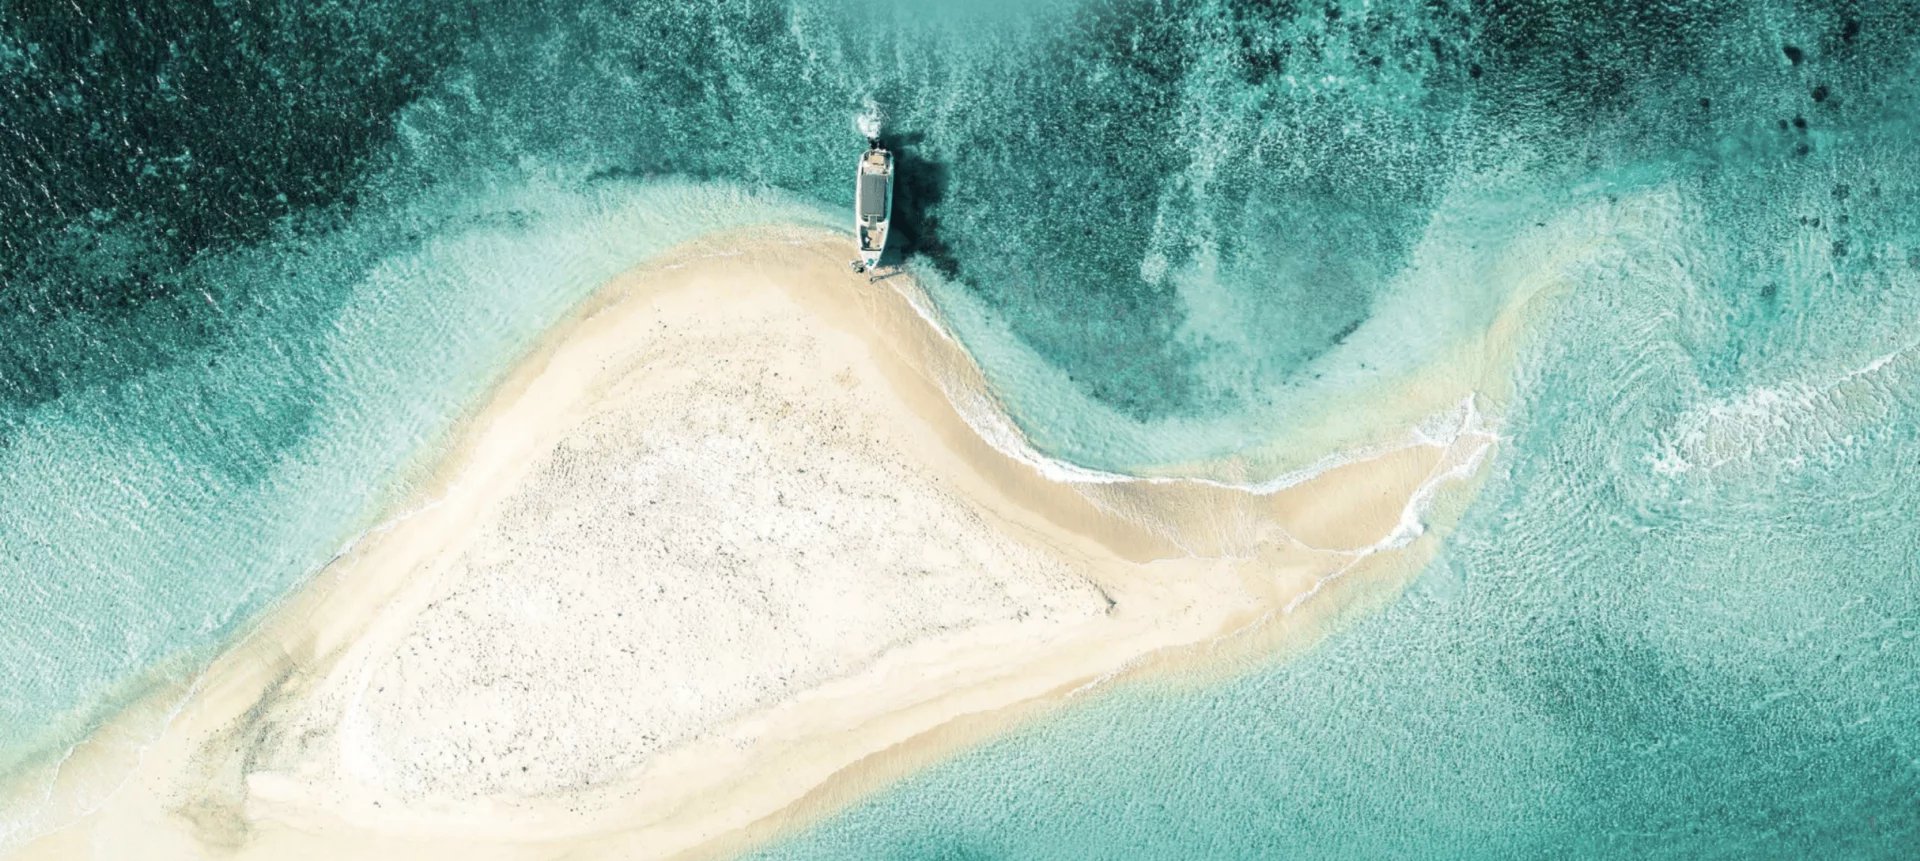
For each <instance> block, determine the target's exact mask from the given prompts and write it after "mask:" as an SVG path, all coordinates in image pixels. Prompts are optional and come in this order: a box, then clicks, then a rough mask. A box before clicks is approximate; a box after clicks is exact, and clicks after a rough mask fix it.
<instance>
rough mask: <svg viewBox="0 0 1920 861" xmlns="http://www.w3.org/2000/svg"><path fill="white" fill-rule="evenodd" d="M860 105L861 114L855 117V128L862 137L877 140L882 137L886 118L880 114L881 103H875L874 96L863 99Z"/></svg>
mask: <svg viewBox="0 0 1920 861" xmlns="http://www.w3.org/2000/svg"><path fill="white" fill-rule="evenodd" d="M860 105H861V107H860V113H858V114H855V115H854V117H853V128H854V130H855V131H858V132H859V133H860V136H861V137H864V138H866V139H867V140H875V139H877V138H879V137H880V126H881V124H882V122H884V121H885V119H886V116H885V115H883V114H882V113H881V112H880V103H879V102H876V101H874V100H873V97H872V96H867V97H865V98H862V99H861V100H860Z"/></svg>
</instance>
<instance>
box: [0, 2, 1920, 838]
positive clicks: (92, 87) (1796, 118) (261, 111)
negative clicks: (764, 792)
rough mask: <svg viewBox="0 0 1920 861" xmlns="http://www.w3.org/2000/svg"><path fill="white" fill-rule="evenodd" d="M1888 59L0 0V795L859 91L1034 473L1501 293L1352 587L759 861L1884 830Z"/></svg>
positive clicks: (1895, 791) (1247, 437)
mask: <svg viewBox="0 0 1920 861" xmlns="http://www.w3.org/2000/svg"><path fill="white" fill-rule="evenodd" d="M1917 40H1920V9H1916V7H1915V6H1914V5H1912V4H1910V3H1879V4H1868V3H1826V4H1821V3H1791V2H1739V3H1735V2H1703V3H1692V4H1673V5H1666V6H1656V5H1635V6H1619V5H1616V4H1602V3H1592V2H1545V0H1533V2H1488V3H1466V2H1445V0H1440V2H1424V3H1410V2H1380V3H1371V4H1359V3H1311V4H1305V3H1252V2H1200V0H1180V2H1175V0H1166V2H1143V0H1086V2H1056V3H1013V2H1001V0H977V2H928V3H917V4H916V3H888V2H851V0H849V2H840V0H791V2H774V0H751V2H749V1H748V0H727V2H713V3H664V2H657V0H648V2H635V3H605V2H553V3H524V2H514V3H477V4H466V5H458V6H456V5H453V4H437V3H435V4H403V3H368V4H356V5H352V6H346V5H340V4H329V3H306V4H285V5H282V4H271V3H250V2H231V3H218V2H216V3H204V4H184V3H183V4H171V3H167V4H78V5H75V4H45V3H10V4H7V5H5V7H4V13H3V14H0V280H3V281H4V283H3V284H0V687H4V689H5V690H6V691H8V695H7V696H6V697H4V698H0V767H4V766H7V765H8V764H10V763H17V762H19V761H21V760H23V759H25V758H27V757H30V756H33V755H35V754H39V753H46V752H48V751H57V749H58V748H59V747H60V746H61V745H63V744H64V743H66V742H67V741H69V740H71V739H72V738H73V737H74V736H75V734H76V733H78V732H80V731H82V730H84V728H85V727H86V726H88V725H89V724H91V723H92V722H93V721H95V720H97V719H98V718H99V717H100V716H101V715H103V714H105V713H107V712H108V711H109V710H110V709H111V707H112V705H113V704H114V702H115V701H116V700H117V699H119V698H123V697H125V696H127V695H129V694H131V693H132V692H133V691H135V690H137V689H138V687H139V685H140V684H141V683H142V682H143V681H145V680H150V679H151V678H153V676H154V675H155V674H159V675H161V676H168V675H178V674H181V673H186V672H191V670H192V669H193V668H194V667H195V666H197V665H198V663H199V662H200V661H202V660H204V658H205V657H206V655H207V654H208V653H209V651H210V650H211V649H214V648H217V646H218V644H219V643H221V642H223V641H224V640H225V639H226V638H227V637H229V636H231V634H232V633H233V632H234V631H235V630H236V629H237V628H238V627H239V626H240V625H242V624H243V623H244V622H245V620H246V619H248V618H250V616H251V615H252V614H253V613H255V612H256V611H258V610H259V609H260V608H261V607H263V606H265V605H266V604H267V603H268V602H270V601H271V600H273V599H274V598H275V597H277V596H278V595H280V594H282V593H284V591H285V590H286V589H288V588H290V587H291V586H292V585H294V584H296V583H298V582H299V580H300V579H301V578H302V577H304V576H306V575H307V574H308V573H310V572H311V571H312V570H314V569H315V568H316V567H317V566H319V565H321V564H324V563H325V561H326V560H327V559H328V558H329V557H330V556H331V554H332V553H333V552H335V550H337V548H339V547H340V546H341V544H342V543H343V542H345V541H347V540H349V539H350V538H351V537H352V536H353V535H354V534H355V533H356V532H358V531H359V530H360V529H363V528H365V527H366V526H367V525H369V524H370V523H371V521H372V518H373V517H375V516H377V514H378V512H379V511H380V510H381V507H382V506H383V505H384V504H386V503H387V502H388V501H390V500H391V499H393V498H394V497H395V496H397V495H398V494H399V493H402V492H404V490H405V483H404V482H405V476H406V474H407V473H406V472H405V470H406V468H407V467H408V466H409V465H410V464H415V463H418V462H421V461H423V460H430V459H431V453H432V447H433V441H434V440H435V439H437V437H438V435H439V434H440V433H442V432H443V431H444V430H445V428H446V427H447V426H448V424H449V423H450V422H451V421H452V420H453V419H454V417H456V416H457V415H458V413H459V410H460V409H462V408H463V407H464V406H465V405H466V404H468V403H469V402H470V401H471V400H472V398H474V397H475V396H477V394H478V393H479V392H481V391H483V390H484V387H485V385H486V384H487V382H488V381H489V380H490V379H492V378H493V376H494V375H496V374H498V373H499V372H500V370H501V369H502V368H504V367H505V366H506V365H507V364H508V363H509V362H511V360H512V359H513V357H514V356H515V355H516V352H517V351H518V350H519V349H521V348H522V347H524V345H525V344H526V343H527V342H528V340H529V339H530V338H531V337H533V335H535V334H536V333H537V332H538V331H540V329H541V328H542V327H544V326H545V325H546V324H548V323H549V322H551V321H552V320H554V319H556V318H557V317H558V316H559V315H560V314H562V313H564V312H565V310H566V308H567V307H569V305H570V304H571V303H572V302H574V301H576V300H578V299H579V298H581V297H583V296H584V295H586V293H587V292H588V291H590V290H591V289H592V287H593V286H594V285H596V284H598V283H599V282H601V281H603V280H604V279H605V278H607V277H609V276H610V275H611V274H613V273H615V272H617V271H619V270H620V269H622V268H624V267H626V266H629V265H631V264H633V263H635V262H638V261H640V260H644V259H646V258H647V257H648V256H650V255H653V254H656V253H658V252H660V251H661V250H663V249H665V248H666V247H668V246H670V245H671V244H673V243H674V242H677V241H680V240H682V239H685V238H688V237H692V236H696V235H699V234H702V233H706V232H710V231H713V230H718V229H723V228H730V227H738V226H750V225H754V224H767V223H788V222H796V221H798V222H804V223H814V224H827V225H837V224H838V223H839V222H840V221H841V218H840V214H841V213H842V212H843V211H844V209H845V206H846V204H847V203H848V198H849V197H850V193H849V190H848V188H847V186H848V183H847V181H846V174H847V172H848V164H849V160H850V155H849V154H850V153H852V152H856V151H857V150H858V148H859V146H860V139H859V135H858V134H857V133H856V131H855V127H854V122H853V118H854V117H855V116H856V115H857V114H861V113H877V114H878V115H880V116H882V117H883V118H884V125H883V130H884V131H883V133H884V136H885V138H886V140H887V141H888V143H890V144H891V145H893V146H894V147H895V148H896V149H898V150H899V151H900V152H901V154H902V167H903V171H904V179H903V187H902V188H901V189H900V197H899V201H898V207H899V208H898V216H899V219H900V222H901V224H900V227H901V228H902V235H903V239H904V242H903V248H902V250H903V251H904V252H905V257H906V261H907V263H908V265H909V266H910V267H911V268H913V269H914V270H915V271H916V272H917V273H918V274H920V275H921V276H922V278H923V279H924V280H925V281H926V282H927V283H928V284H929V285H930V288H931V289H932V290H933V291H934V294H935V296H936V298H937V299H938V300H939V301H940V303H941V304H942V306H943V308H945V309H946V310H947V312H948V314H949V316H951V317H952V319H953V320H954V323H955V325H956V327H957V328H958V329H959V331H960V333H961V335H962V336H963V337H964V338H965V339H966V340H967V341H968V343H969V345H970V346H973V347H974V348H975V351H976V353H977V354H978V355H979V358H980V359H981V361H982V362H983V364H984V365H985V367H986V370H987V372H988V375H989V377H990V378H991V379H992V380H993V381H994V382H995V383H996V384H997V385H998V386H999V388H1000V391H1001V394H1002V396H1003V397H1004V398H1005V399H1006V401H1007V403H1008V405H1009V407H1010V408H1011V409H1012V410H1013V412H1014V413H1015V417H1016V419H1017V420H1019V421H1020V422H1021V423H1022V425H1023V427H1024V428H1025V430H1026V431H1027V432H1028V433H1029V435H1030V436H1031V437H1032V438H1033V439H1034V440H1035V441H1036V442H1037V443H1039V444H1041V445H1042V446H1043V447H1045V448H1046V449H1048V450H1049V451H1050V452H1051V453H1053V454H1055V455H1058V456H1060V457H1063V458H1066V459H1069V460H1072V461H1075V462H1078V463H1082V464H1085V465H1088V466H1094V467H1099V468H1105V469H1120V470H1129V469H1131V470H1145V469H1152V468H1154V467H1156V466H1163V465H1166V464H1179V463H1189V462H1193V461H1203V460H1209V459H1218V458H1223V457H1233V456H1239V457H1240V458H1241V459H1242V460H1243V461H1244V462H1246V463H1247V464H1250V467H1249V468H1250V469H1251V470H1253V471H1254V472H1255V473H1258V472H1260V471H1261V470H1263V469H1282V468H1285V467H1288V466H1293V465H1297V464H1298V463H1299V462H1302V461H1305V460H1311V459H1312V458H1313V457H1316V456H1318V454H1321V453H1324V452H1320V451H1314V450H1309V449H1308V448H1306V447H1303V446H1306V443H1303V442H1301V441H1300V440H1301V439H1302V437H1300V436H1299V434H1302V433H1306V432H1308V431H1310V430H1312V429H1313V428H1321V427H1326V426H1328V423H1333V424H1339V423H1342V422H1344V423H1346V424H1348V425H1352V426H1355V427H1365V426H1366V425H1367V423H1368V422H1369V421H1370V419H1371V416H1370V414H1369V413H1367V412H1365V411H1364V410H1361V411H1357V412H1356V411H1355V410H1356V407H1355V404H1356V401H1355V400H1354V399H1353V397H1352V395H1353V393H1355V392H1367V391H1374V390H1379V391H1387V390H1391V389H1392V388H1393V386H1394V385H1395V384H1396V383H1397V382H1399V381H1401V380H1404V379H1405V378H1406V377H1407V376H1408V375H1410V374H1413V373H1416V372H1418V371H1419V370H1420V369H1422V368H1432V367H1435V366H1436V365H1438V366H1439V367H1441V368H1443V369H1453V368H1454V365H1453V364H1450V363H1458V362H1461V361H1462V360H1461V359H1460V357H1459V356H1458V355H1457V354H1456V353H1455V352H1454V351H1455V350H1456V349H1458V348H1461V346H1462V345H1469V346H1468V348H1469V349H1471V345H1473V344H1476V343H1477V341H1476V340H1475V339H1476V338H1477V337H1478V336H1479V334H1480V333H1481V332H1483V331H1484V330H1485V329H1486V327H1487V326H1488V325H1489V324H1490V323H1491V322H1492V321H1493V320H1494V319H1495V318H1496V316H1497V315H1499V314H1500V313H1501V312H1502V310H1503V309H1506V308H1509V307H1510V303H1511V302H1513V301H1515V300H1516V299H1517V298H1523V297H1529V296H1532V297H1535V299H1534V302H1533V304H1532V305H1530V306H1529V310H1528V312H1527V313H1526V314H1525V315H1523V319H1524V321H1525V325H1524V326H1523V331H1522V337H1521V338H1519V339H1518V341H1517V342H1516V348H1517V355H1516V356H1515V357H1514V358H1513V361H1514V363H1515V364H1514V367H1513V369H1512V370H1511V372H1508V371H1506V370H1505V369H1504V368H1505V366H1504V365H1500V366H1499V368H1500V370H1499V371H1498V373H1500V374H1501V375H1502V379H1503V382H1506V383H1510V385H1503V386H1502V388H1510V392H1506V393H1504V394H1503V397H1502V400H1503V402H1502V403H1501V404H1499V407H1500V408H1501V411H1502V412H1503V413H1504V415H1505V419H1506V421H1507V425H1506V429H1505V433H1506V434H1507V435H1508V436H1509V437H1510V440H1509V442H1508V443H1507V444H1506V445H1505V446H1504V447H1503V448H1502V451H1501V454H1500V456H1499V459H1498V461H1497V462H1496V463H1495V464H1494V465H1493V469H1494V475H1493V477H1492V479H1491V480H1490V481H1489V482H1488V483H1487V484H1486V486H1485V490H1484V491H1483V493H1482V496H1481V498H1480V499H1479V500H1478V501H1477V502H1476V503H1475V504H1474V506H1473V507H1472V508H1471V509H1470V510H1469V512H1468V513H1467V515H1466V517H1465V519H1464V521H1463V523H1462V524H1461V526H1460V527H1459V529H1458V531H1457V532H1456V533H1454V535H1452V536H1451V537H1450V538H1449V540H1448V545H1447V547H1446V549H1445V551H1444V552H1443V557H1442V560H1441V561H1440V562H1438V563H1436V564H1435V565H1434V566H1433V568H1432V569H1431V570H1429V571H1427V572H1426V573H1425V574H1423V575H1422V577H1421V578H1420V580H1419V581H1418V582H1417V583H1416V585H1415V587H1414V589H1413V591H1412V592H1411V593H1410V594H1408V595H1407V596H1405V597H1403V598H1401V599H1399V600H1397V601H1395V602H1394V603H1392V604H1391V605H1389V606H1388V607H1387V608H1386V609H1385V610H1384V611H1382V612H1380V613H1378V614H1375V615H1373V616H1371V617H1369V618H1367V619H1365V620H1363V621H1360V622H1358V623H1356V624H1354V625H1353V626H1351V627H1350V628H1349V629H1347V630H1345V631H1344V632H1342V633H1340V634H1339V635H1338V636H1336V637H1334V638H1333V639H1332V640H1330V641H1328V642H1327V643H1326V644H1324V645H1323V646H1321V647H1320V648H1318V649H1317V650H1315V651H1314V652H1312V653H1311V654H1308V655H1305V656H1302V657H1299V658H1297V659H1292V660H1288V661H1286V662H1284V663H1280V664H1277V665H1276V666H1274V667H1272V668H1271V669H1268V670H1265V671H1262V672H1259V673H1255V674H1253V675H1250V676H1247V677H1244V678H1241V679H1238V680H1236V681H1233V682H1232V683H1230V684H1225V685H1222V686H1219V687H1216V688H1212V689H1208V690H1207V691H1205V692H1201V693H1195V692H1185V693H1177V694H1176V693H1163V692H1155V691H1151V690H1131V691H1123V692H1117V693H1114V694H1112V695H1110V696H1108V697H1105V698H1101V699H1096V700H1093V701H1091V702H1090V703H1088V704H1087V705H1085V706H1084V707H1081V708H1077V709H1075V710H1072V711H1070V712H1069V713H1067V714H1065V715H1062V716H1060V717H1059V718H1058V719H1056V720H1053V721H1050V722H1048V723H1047V724H1045V725H1042V726H1039V727H1035V728H1033V729H1030V730H1027V731H1024V732H1022V733H1020V734H1018V735H1017V736H1016V737H1014V738H1011V739H1008V740H1006V741H1003V742H1000V743H996V744H994V745H990V746H988V747H986V748H984V749H982V750H980V751H979V752H977V753H974V754H971V755H968V756H966V757H963V758H961V759H959V760H957V761H955V762H953V763H950V764H948V765H944V766H941V767H939V768H936V769H934V770H933V771H931V772H929V773H928V774H926V775H924V776H921V777H917V778H914V779H912V780H910V781H908V782H906V783H904V784H903V785H901V786H900V787H898V788H897V789H895V790H893V791H891V792H888V793H886V794H884V795H882V796H880V797H877V798H875V799H874V800H873V801H871V802H870V803H867V804H864V805H862V806H860V807H858V808H856V809H854V810H851V811H849V812H847V813H846V814H845V815H844V816H841V817H839V818H837V819H835V820H833V821H830V822H828V823H825V824H824V825H822V826H821V827H820V828H819V829H818V830H816V831H814V832H811V833H809V834H806V835H802V836H800V837H799V838H797V839H796V840H795V841H794V842H792V843H790V844H784V845H782V846H780V847H775V848H773V849H770V850H769V851H768V855H769V857H792V858H816V857H817V858H827V857H835V858H841V857H889V856H890V855H891V856H894V857H905V858H973V857H982V858H1065V857H1143V858H1151V857H1168V858H1172V857H1181V858H1231V857H1324V856H1358V857H1382V856H1386V857H1426V856H1433V857H1538V856H1581V857H1595V856H1604V857H1641V856H1646V855H1659V856H1684V857H1716V856H1717V857H1755V856H1761V857H1766V856H1771V857H1805V856H1809V855H1823V856H1829V857H1835V856H1844V857H1902V856H1907V855H1911V854H1913V851H1914V849H1915V847H1916V845H1920V836H1916V829H1917V826H1916V823H1917V822H1920V810H1916V809H1915V807H1914V804H1913V801H1912V800H1913V799H1914V798H1915V797H1920V793H1916V789H1920V787H1917V786H1916V783H1917V782H1920V779H1917V778H1916V774H1920V772H1917V771H1916V769H1920V759H1917V756H1920V754H1917V753H1916V751H1915V749H1914V742H1913V741H1912V740H1911V739H1910V735H1911V734H1910V732H1907V728H1909V727H1912V726H1914V725H1916V724H1917V723H1920V721H1916V718H1920V715H1916V713H1915V712H1916V710H1920V697H1917V696H1916V690H1915V686H1916V684H1917V683H1920V673H1916V671H1915V669H1914V667H1915V666H1916V661H1915V658H1916V657H1920V656H1917V655H1916V654H1915V652H1916V649H1920V645H1917V644H1916V635H1915V634H1914V633H1913V632H1914V631H1915V630H1916V626H1915V624H1914V623H1915V621H1916V614H1920V594H1916V586H1915V582H1916V579H1915V578H1916V575H1917V574H1920V571H1916V562H1915V561H1914V560H1915V559H1916V558H1920V534H1916V531H1915V527H1914V526H1913V525H1912V523H1911V522H1912V518H1911V517H1910V516H1908V513H1910V512H1913V511H1915V510H1920V490H1916V487H1920V481H1917V480H1920V438H1917V437H1920V381H1916V376H1917V375H1920V369H1917V368H1916V363H1920V354H1917V352H1916V351H1920V348H1917V347H1916V346H1915V344H1916V342H1920V205H1916V203H1915V201H1916V199H1920V198H1917V197H1916V195H1920V188H1917V187H1916V185H1920V183H1917V182H1916V173H1915V171H1916V167H1915V165H1917V164H1920V117H1917V116H1916V110H1920V44H1916V41H1917ZM1502 361H1504V360H1502ZM1467 363H1468V364H1471V360H1470V359H1469V360H1467ZM1480 372H1484V368H1482V369H1480ZM1394 420H1395V421H1398V420H1399V417H1397V416H1396V417H1395V418H1394ZM1390 430H1392V429H1391V428H1386V429H1382V432H1387V431H1390ZM1315 439H1319V438H1318V437H1316V438H1315Z"/></svg>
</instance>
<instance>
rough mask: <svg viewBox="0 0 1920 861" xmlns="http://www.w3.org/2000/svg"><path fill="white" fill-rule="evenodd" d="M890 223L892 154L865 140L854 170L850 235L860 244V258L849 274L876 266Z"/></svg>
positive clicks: (884, 244) (875, 143) (882, 250)
mask: <svg viewBox="0 0 1920 861" xmlns="http://www.w3.org/2000/svg"><path fill="white" fill-rule="evenodd" d="M892 220H893V153H891V152H888V151H887V150H886V149H885V148H883V147H881V146H880V142H879V141H875V140H869V141H867V151H866V152H865V153H864V154H862V155H861V156H860V167H859V169H858V170H856V171H854V184H853V234H854V237H855V238H856V239H857V240H858V241H859V243H860V259H859V260H856V261H854V263H853V271H855V272H865V271H867V270H869V269H872V268H874V267H876V266H879V265H880V255H881V253H882V252H885V251H886V250H887V226H888V224H889V223H891V222H892Z"/></svg>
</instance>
